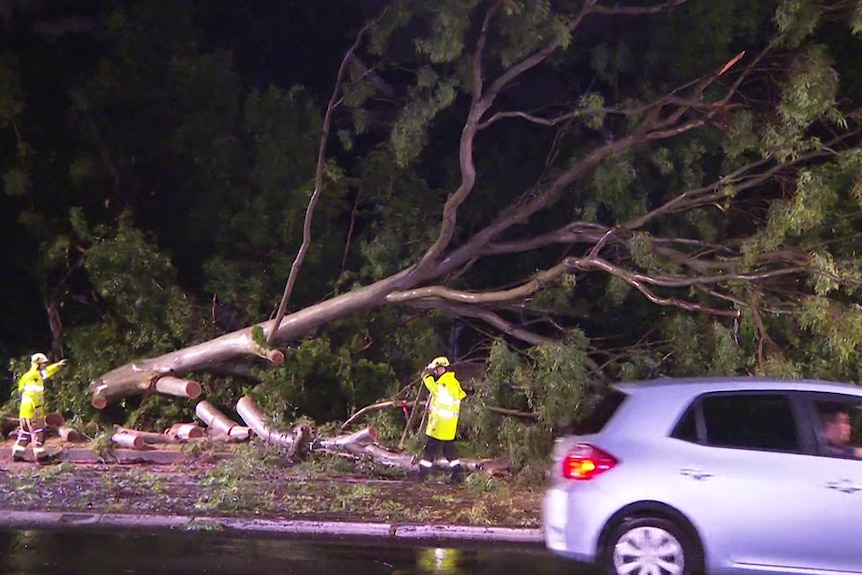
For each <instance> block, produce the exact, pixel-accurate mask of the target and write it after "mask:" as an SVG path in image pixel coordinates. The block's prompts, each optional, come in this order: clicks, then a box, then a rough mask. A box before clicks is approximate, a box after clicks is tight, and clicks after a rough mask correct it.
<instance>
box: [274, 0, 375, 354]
mask: <svg viewBox="0 0 862 575" xmlns="http://www.w3.org/2000/svg"><path fill="white" fill-rule="evenodd" d="M385 12H386V10H385V9H384V11H383V13H382V14H381V15H380V16H378V17H377V18H376V19H375V20H373V21H371V22H368V23H367V24H366V25H365V26H363V27H362V29H361V30H360V31H359V33H358V34H357V35H356V40H355V41H354V42H353V45H352V46H351V47H350V49H349V50H348V51H347V53H346V54H345V55H344V58H342V60H341V65H340V66H339V67H338V73H337V74H336V76H335V87H334V88H333V89H332V95H331V96H330V98H329V104H328V105H327V107H326V113H325V114H324V116H323V126H322V128H321V131H320V132H321V133H320V146H319V147H318V151H317V167H316V169H315V173H314V191H313V192H312V193H311V199H310V200H309V201H308V206H307V207H306V210H305V220H304V221H303V223H302V244H300V246H299V250H298V251H297V253H296V259H294V260H293V263H292V264H291V266H290V273H289V274H288V276H287V283H286V284H285V286H284V293H283V294H282V296H281V302H280V303H279V304H278V310H277V311H276V314H275V321H274V325H276V326H278V325H279V324H280V323H281V320H282V319H284V314H285V313H286V311H287V302H288V301H289V300H290V295H291V293H293V288H294V286H295V285H296V278H297V276H298V275H299V269H300V268H301V267H302V263H303V261H304V260H305V254H306V253H307V252H308V248H309V246H310V245H311V222H312V218H313V216H314V208H315V207H316V206H317V202H318V201H319V200H320V195H321V194H322V193H323V169H324V166H325V165H326V144H327V142H328V141H329V129H330V127H331V125H332V114H333V112H334V111H335V109H336V108H337V107H338V104H339V102H340V100H339V95H338V93H339V91H340V90H341V84H342V82H343V81H344V72H345V71H346V70H347V65H348V64H349V63H350V62H351V61H352V58H353V54H354V53H355V52H356V50H357V49H358V48H359V44H360V43H361V42H362V38H363V36H365V33H366V32H367V31H368V30H369V29H370V28H371V27H373V26H374V25H375V24H376V23H377V22H378V21H379V20H380V18H382V17H383V14H385ZM276 331H277V330H272V331H271V332H270V334H269V337H268V338H267V344H269V345H272V344H273V342H274V341H275V334H276Z"/></svg>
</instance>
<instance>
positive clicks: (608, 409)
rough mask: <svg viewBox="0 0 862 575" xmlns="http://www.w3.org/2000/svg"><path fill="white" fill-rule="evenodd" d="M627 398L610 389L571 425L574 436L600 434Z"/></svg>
mask: <svg viewBox="0 0 862 575" xmlns="http://www.w3.org/2000/svg"><path fill="white" fill-rule="evenodd" d="M627 397H628V396H627V395H626V394H625V393H623V392H621V391H619V390H618V389H613V388H610V389H608V390H606V391H604V392H603V393H602V395H601V396H600V397H598V398H597V399H596V400H595V401H594V403H593V404H592V406H591V407H590V408H588V409H587V410H586V411H585V412H584V414H583V416H581V417H579V418H578V419H577V420H576V421H575V422H574V423H573V424H572V433H573V434H574V435H591V434H593V433H598V432H600V431H601V430H602V429H603V428H604V427H605V425H607V423H608V421H610V419H611V417H613V415H614V413H616V412H617V410H618V409H619V407H620V406H621V405H622V404H623V401H625V399H626V398H627Z"/></svg>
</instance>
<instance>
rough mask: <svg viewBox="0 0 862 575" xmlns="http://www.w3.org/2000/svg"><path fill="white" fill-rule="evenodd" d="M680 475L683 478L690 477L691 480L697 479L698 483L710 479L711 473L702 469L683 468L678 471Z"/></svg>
mask: <svg viewBox="0 0 862 575" xmlns="http://www.w3.org/2000/svg"><path fill="white" fill-rule="evenodd" d="M679 473H680V475H683V476H685V477H691V478H692V479H697V480H698V481H702V480H704V479H707V478H709V477H712V473H710V472H709V471H704V470H703V469H698V468H696V467H683V468H682V469H680V470H679Z"/></svg>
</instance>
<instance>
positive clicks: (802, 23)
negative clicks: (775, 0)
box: [775, 0, 821, 48]
mask: <svg viewBox="0 0 862 575" xmlns="http://www.w3.org/2000/svg"><path fill="white" fill-rule="evenodd" d="M820 8H821V2H819V1H818V0H784V1H783V2H781V3H780V4H779V6H778V9H777V10H776V11H775V24H776V26H777V27H778V31H779V32H780V33H781V35H782V40H783V41H784V42H785V43H786V44H787V45H788V46H789V47H791V48H795V47H797V46H799V44H801V43H802V41H803V40H805V39H806V38H807V37H808V36H810V35H811V34H812V33H813V32H814V30H815V29H816V28H817V24H818V23H819V21H820Z"/></svg>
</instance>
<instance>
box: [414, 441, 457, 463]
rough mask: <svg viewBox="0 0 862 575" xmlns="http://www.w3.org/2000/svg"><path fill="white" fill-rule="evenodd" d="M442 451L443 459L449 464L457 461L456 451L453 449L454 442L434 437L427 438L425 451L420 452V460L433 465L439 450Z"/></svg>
mask: <svg viewBox="0 0 862 575" xmlns="http://www.w3.org/2000/svg"><path fill="white" fill-rule="evenodd" d="M441 448H442V449H443V457H445V458H446V459H448V460H449V461H450V462H451V461H454V460H456V459H458V451H457V450H456V449H455V440H454V439H452V440H449V441H444V440H442V439H437V438H436V437H429V438H428V440H427V441H426V442H425V450H424V451H423V452H422V459H424V460H425V461H430V462H431V463H434V459H435V458H436V457H437V454H438V453H440V449H441Z"/></svg>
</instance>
